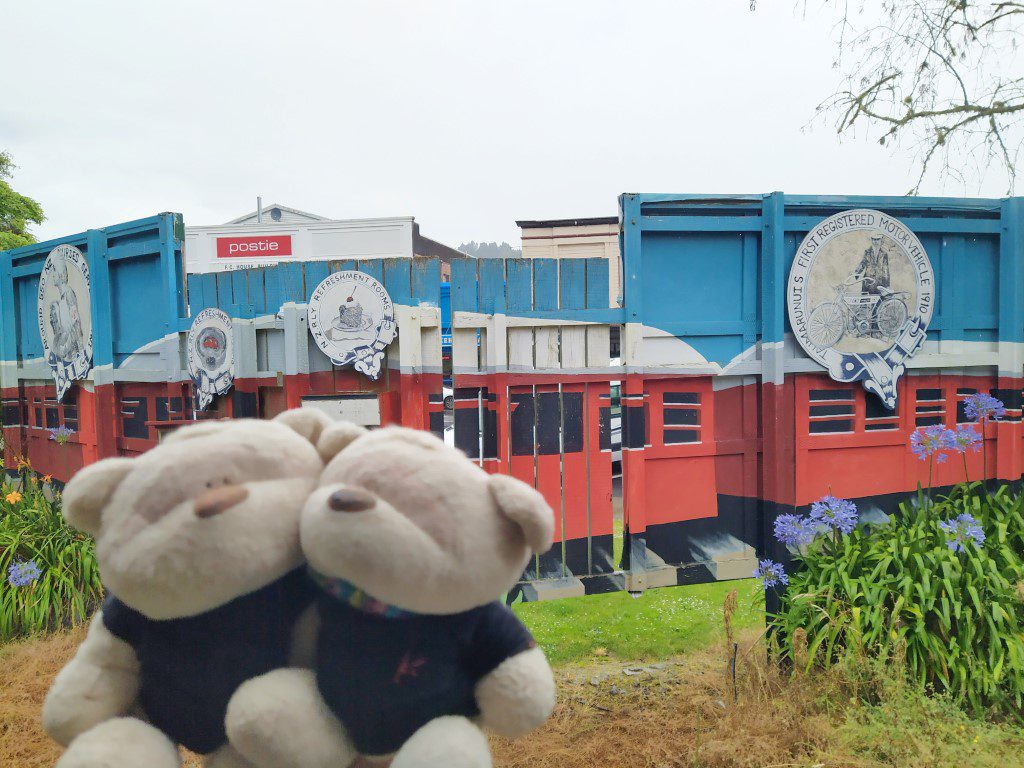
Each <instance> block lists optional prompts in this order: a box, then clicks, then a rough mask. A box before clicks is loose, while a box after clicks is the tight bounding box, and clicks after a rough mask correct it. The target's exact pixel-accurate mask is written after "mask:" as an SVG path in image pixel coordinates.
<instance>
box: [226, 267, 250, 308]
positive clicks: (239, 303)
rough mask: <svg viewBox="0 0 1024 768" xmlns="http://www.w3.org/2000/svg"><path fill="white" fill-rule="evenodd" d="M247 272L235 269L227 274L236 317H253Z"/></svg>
mask: <svg viewBox="0 0 1024 768" xmlns="http://www.w3.org/2000/svg"><path fill="white" fill-rule="evenodd" d="M248 271H249V270H247V269H237V270H235V271H234V272H229V273H228V274H229V275H231V303H232V306H234V307H235V311H236V312H237V313H238V314H237V317H245V318H251V317H254V316H255V314H254V312H253V308H252V306H251V304H250V302H249V287H248V276H247V275H246V273H247V272H248Z"/></svg>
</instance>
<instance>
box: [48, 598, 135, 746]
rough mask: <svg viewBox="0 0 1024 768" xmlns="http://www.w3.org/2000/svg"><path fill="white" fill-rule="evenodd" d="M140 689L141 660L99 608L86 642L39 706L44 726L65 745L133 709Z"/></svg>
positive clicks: (62, 671) (59, 675)
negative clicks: (115, 631) (100, 724)
mask: <svg viewBox="0 0 1024 768" xmlns="http://www.w3.org/2000/svg"><path fill="white" fill-rule="evenodd" d="M138 692H139V662H138V658H137V657H136V655H135V651H134V650H133V649H132V647H131V646H130V645H128V643H126V642H124V641H123V640H121V639H120V638H117V637H115V636H114V635H113V634H111V632H110V631H109V630H108V629H107V627H106V626H105V625H104V623H103V612H102V611H97V613H96V615H95V617H94V618H93V620H92V624H91V625H90V626H89V633H88V634H87V635H86V638H85V641H84V642H83V643H82V644H81V646H79V648H78V652H77V653H76V654H75V656H74V658H73V659H71V661H70V662H68V664H67V665H66V666H65V667H64V668H63V669H62V670H61V671H60V673H59V674H58V675H57V677H56V678H55V679H54V681H53V685H52V686H51V687H50V691H49V693H48V694H47V696H46V701H45V703H44V704H43V728H44V729H45V730H46V732H47V733H48V734H50V736H51V737H52V738H53V739H54V741H56V742H58V743H59V744H62V745H64V746H67V745H68V744H70V743H71V740H72V739H74V738H75V737H76V736H78V735H79V734H81V733H84V732H85V731H87V730H89V729H90V728H92V727H93V726H95V725H98V724H99V723H102V722H104V721H106V720H109V719H111V718H114V717H119V716H122V715H125V714H127V713H128V712H129V710H131V708H132V706H133V704H134V703H135V699H136V697H137V696H138Z"/></svg>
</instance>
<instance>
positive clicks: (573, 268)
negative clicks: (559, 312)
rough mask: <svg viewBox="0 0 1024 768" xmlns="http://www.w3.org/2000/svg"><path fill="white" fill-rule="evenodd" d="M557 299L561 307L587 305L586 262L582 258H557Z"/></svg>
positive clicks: (573, 307)
mask: <svg viewBox="0 0 1024 768" xmlns="http://www.w3.org/2000/svg"><path fill="white" fill-rule="evenodd" d="M558 263H559V266H560V267H561V274H560V275H559V280H558V293H559V297H558V301H559V306H560V307H561V308H562V309H583V308H585V307H586V306H587V262H586V261H584V260H583V259H559V262H558Z"/></svg>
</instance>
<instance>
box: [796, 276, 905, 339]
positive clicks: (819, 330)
mask: <svg viewBox="0 0 1024 768" xmlns="http://www.w3.org/2000/svg"><path fill="white" fill-rule="evenodd" d="M861 279H862V278H860V277H854V278H853V279H850V280H846V281H844V282H842V283H839V284H838V285H836V286H834V288H835V292H836V297H835V301H826V302H825V303H823V304H819V305H818V306H817V307H815V308H814V310H813V311H812V312H811V316H810V318H809V319H808V321H807V335H808V337H809V338H810V341H811V343H812V344H814V345H815V346H816V347H819V348H821V349H829V348H831V347H834V346H835V345H836V344H838V343H839V340H840V339H841V338H843V334H847V333H848V334H850V335H851V336H853V337H855V338H884V339H894V338H895V337H896V334H898V333H899V330H900V328H902V327H903V324H904V323H905V322H907V316H908V314H909V313H908V311H907V304H906V300H907V299H908V298H909V296H910V293H909V292H907V291H893V290H890V289H889V288H885V287H883V286H878V287H877V290H878V293H854V292H852V291H850V290H849V289H850V288H851V287H852V286H854V285H855V284H857V283H859V282H861Z"/></svg>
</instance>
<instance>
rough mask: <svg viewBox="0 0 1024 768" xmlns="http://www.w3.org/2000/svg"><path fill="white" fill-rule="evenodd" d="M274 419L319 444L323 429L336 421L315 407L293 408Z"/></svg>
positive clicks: (314, 443)
mask: <svg viewBox="0 0 1024 768" xmlns="http://www.w3.org/2000/svg"><path fill="white" fill-rule="evenodd" d="M274 421H276V422H277V423H278V424H284V425H285V426H286V427H288V428H289V429H292V430H294V431H296V432H298V433H299V434H300V435H302V437H304V438H306V439H307V440H309V442H311V443H312V444H313V445H316V444H317V441H318V440H319V439H320V435H321V434H322V433H323V431H324V430H325V429H327V427H329V426H330V425H331V424H333V423H334V422H332V421H331V417H330V416H328V415H327V414H326V413H324V412H323V411H318V410H316V409H315V408H293V409H292V410H290V411H285V412H284V413H279V414H278V415H277V416H275V417H274Z"/></svg>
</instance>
